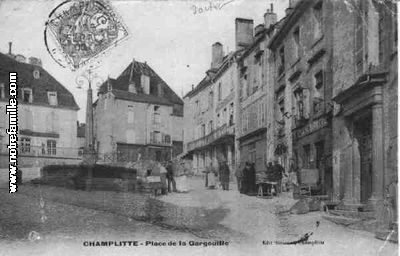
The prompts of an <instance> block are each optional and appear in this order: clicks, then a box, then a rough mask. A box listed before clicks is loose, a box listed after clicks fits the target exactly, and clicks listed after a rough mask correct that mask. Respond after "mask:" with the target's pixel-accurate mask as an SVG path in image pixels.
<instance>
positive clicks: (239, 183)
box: [235, 167, 243, 193]
mask: <svg viewBox="0 0 400 256" xmlns="http://www.w3.org/2000/svg"><path fill="white" fill-rule="evenodd" d="M235 176H236V182H237V186H238V191H239V192H240V193H242V188H243V171H242V170H241V169H240V168H239V167H237V168H236V172H235Z"/></svg>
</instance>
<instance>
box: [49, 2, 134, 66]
mask: <svg viewBox="0 0 400 256" xmlns="http://www.w3.org/2000/svg"><path fill="white" fill-rule="evenodd" d="M128 34H129V33H128V30H127V27H126V26H125V25H124V23H123V22H122V19H121V18H120V17H119V16H118V15H117V13H116V12H115V11H114V10H113V9H112V7H111V5H110V3H108V2H106V1H104V0H83V1H82V0H67V1H65V2H63V3H61V4H60V5H58V6H57V7H56V8H55V9H54V10H53V11H52V12H51V13H50V15H49V17H48V20H47V22H46V26H45V31H44V40H45V44H46V48H47V51H48V52H49V53H50V55H51V56H52V58H53V59H54V60H55V61H56V62H57V63H58V64H59V65H61V66H63V67H70V68H71V69H72V70H76V69H78V68H80V67H82V66H85V65H87V64H88V63H91V62H92V61H93V60H95V59H98V57H99V56H100V55H101V54H102V53H105V52H106V51H107V50H109V49H110V48H112V47H113V46H115V45H117V43H119V42H121V40H123V39H125V38H127V37H128Z"/></svg>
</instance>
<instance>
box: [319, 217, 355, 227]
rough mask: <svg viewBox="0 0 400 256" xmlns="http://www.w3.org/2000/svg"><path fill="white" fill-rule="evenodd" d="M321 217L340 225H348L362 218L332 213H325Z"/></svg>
mask: <svg viewBox="0 0 400 256" xmlns="http://www.w3.org/2000/svg"><path fill="white" fill-rule="evenodd" d="M322 218H324V219H326V220H329V221H331V222H333V223H335V224H338V225H342V226H350V225H354V224H356V223H359V222H361V221H362V220H360V219H356V218H347V217H342V216H334V215H327V216H323V217H322Z"/></svg>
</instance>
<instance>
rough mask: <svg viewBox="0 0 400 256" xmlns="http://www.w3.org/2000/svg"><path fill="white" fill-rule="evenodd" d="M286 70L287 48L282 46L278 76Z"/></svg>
mask: <svg viewBox="0 0 400 256" xmlns="http://www.w3.org/2000/svg"><path fill="white" fill-rule="evenodd" d="M283 72H285V48H284V47H283V46H282V47H281V49H279V65H278V76H280V75H282V74H283Z"/></svg>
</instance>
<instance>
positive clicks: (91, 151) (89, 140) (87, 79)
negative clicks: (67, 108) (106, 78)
mask: <svg viewBox="0 0 400 256" xmlns="http://www.w3.org/2000/svg"><path fill="white" fill-rule="evenodd" d="M101 83H102V79H101V77H99V76H98V75H96V74H94V73H93V72H92V70H91V69H90V68H89V69H88V70H87V71H84V72H83V73H82V74H80V75H79V76H77V78H76V84H77V85H78V86H77V87H78V89H82V87H83V86H85V85H87V86H88V90H87V100H86V102H87V103H86V128H85V150H84V153H83V156H84V160H85V161H86V162H87V163H88V164H89V165H90V164H94V163H96V157H95V148H94V135H93V133H94V131H93V95H92V85H95V86H96V87H98V86H100V85H101Z"/></svg>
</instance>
